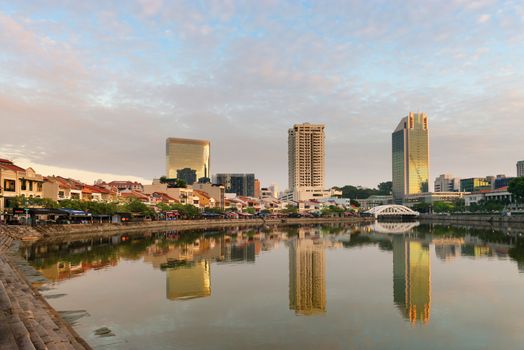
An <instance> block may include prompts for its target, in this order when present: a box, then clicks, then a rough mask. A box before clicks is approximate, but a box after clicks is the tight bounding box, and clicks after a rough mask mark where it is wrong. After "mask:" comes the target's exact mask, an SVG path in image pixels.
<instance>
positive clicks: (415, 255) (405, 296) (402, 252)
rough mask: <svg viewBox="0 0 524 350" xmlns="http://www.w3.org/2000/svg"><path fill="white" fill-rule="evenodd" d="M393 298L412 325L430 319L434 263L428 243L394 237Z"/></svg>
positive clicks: (426, 321) (403, 237)
mask: <svg viewBox="0 0 524 350" xmlns="http://www.w3.org/2000/svg"><path fill="white" fill-rule="evenodd" d="M392 243H393V301H394V303H395V304H396V305H397V306H398V308H399V309H400V310H401V311H402V313H403V315H404V317H405V318H406V319H407V320H409V321H410V322H411V323H412V324H416V323H419V322H420V323H423V324H426V323H428V322H429V318H430V311H431V266H430V255H429V246H427V245H423V244H422V242H419V241H415V240H411V239H409V238H406V237H405V236H403V235H402V236H400V235H397V236H394V237H393V242H392Z"/></svg>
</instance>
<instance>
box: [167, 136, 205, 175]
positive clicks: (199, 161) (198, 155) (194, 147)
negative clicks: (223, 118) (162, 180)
mask: <svg viewBox="0 0 524 350" xmlns="http://www.w3.org/2000/svg"><path fill="white" fill-rule="evenodd" d="M210 146H211V145H210V143H209V141H205V140H189V139H178V138H169V139H167V140H166V176H167V177H168V178H170V179H172V178H176V177H177V176H178V174H179V171H182V170H184V169H186V170H187V169H190V170H194V171H195V173H196V178H197V179H200V178H202V177H209V176H210V170H209V165H210Z"/></svg>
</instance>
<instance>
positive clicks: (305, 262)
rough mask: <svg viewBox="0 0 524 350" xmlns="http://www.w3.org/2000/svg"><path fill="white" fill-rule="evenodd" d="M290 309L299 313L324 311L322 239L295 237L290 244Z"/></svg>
mask: <svg viewBox="0 0 524 350" xmlns="http://www.w3.org/2000/svg"><path fill="white" fill-rule="evenodd" d="M289 308H290V309H291V310H295V313H296V314H298V315H313V314H319V313H324V312H326V274H325V266H324V244H323V243H322V242H318V243H315V242H314V241H313V240H311V239H295V240H293V241H291V242H290V243H289Z"/></svg>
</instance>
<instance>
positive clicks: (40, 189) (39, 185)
mask: <svg viewBox="0 0 524 350" xmlns="http://www.w3.org/2000/svg"><path fill="white" fill-rule="evenodd" d="M36 190H37V191H38V192H42V183H41V182H37V183H36Z"/></svg>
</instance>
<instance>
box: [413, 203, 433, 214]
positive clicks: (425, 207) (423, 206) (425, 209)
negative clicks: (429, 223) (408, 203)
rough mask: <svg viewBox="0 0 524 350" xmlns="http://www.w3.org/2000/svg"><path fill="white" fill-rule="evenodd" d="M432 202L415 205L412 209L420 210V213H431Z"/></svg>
mask: <svg viewBox="0 0 524 350" xmlns="http://www.w3.org/2000/svg"><path fill="white" fill-rule="evenodd" d="M429 208H430V204H429V203H426V202H423V203H417V204H415V205H413V207H412V209H413V210H414V211H418V212H419V213H429Z"/></svg>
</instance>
